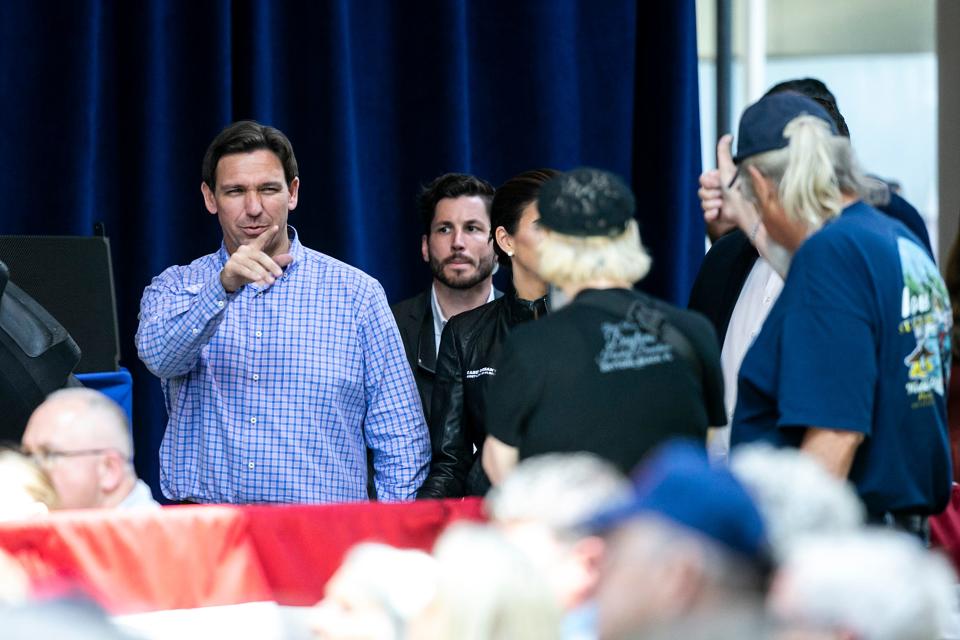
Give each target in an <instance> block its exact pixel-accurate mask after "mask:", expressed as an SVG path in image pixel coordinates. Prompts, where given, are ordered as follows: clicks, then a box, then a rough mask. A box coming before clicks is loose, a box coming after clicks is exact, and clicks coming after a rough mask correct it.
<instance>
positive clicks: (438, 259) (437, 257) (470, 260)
mask: <svg viewBox="0 0 960 640" xmlns="http://www.w3.org/2000/svg"><path fill="white" fill-rule="evenodd" d="M421 251H422V253H423V259H424V261H425V262H428V263H430V270H431V271H432V272H433V277H434V278H435V279H436V280H438V281H439V282H441V283H442V284H444V285H446V286H448V287H450V288H451V289H469V288H471V287H474V286H476V285H477V284H479V283H481V282H483V281H484V280H485V279H486V278H488V277H489V276H490V274H491V273H493V266H494V261H495V258H494V253H493V242H492V240H491V238H490V215H489V214H488V212H487V205H486V203H485V202H484V201H483V199H482V198H480V197H479V196H461V197H459V198H444V199H442V200H441V201H440V202H438V203H437V207H436V213H435V214H434V216H433V222H432V223H431V225H430V235H427V236H424V237H423V245H422V248H421Z"/></svg>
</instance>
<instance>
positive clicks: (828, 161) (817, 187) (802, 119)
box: [740, 114, 868, 230]
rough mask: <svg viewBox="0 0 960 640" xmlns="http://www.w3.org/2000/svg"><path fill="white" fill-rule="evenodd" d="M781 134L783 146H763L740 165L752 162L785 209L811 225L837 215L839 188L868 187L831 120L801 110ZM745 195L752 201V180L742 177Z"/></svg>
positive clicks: (840, 202)
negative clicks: (785, 141)
mask: <svg viewBox="0 0 960 640" xmlns="http://www.w3.org/2000/svg"><path fill="white" fill-rule="evenodd" d="M783 135H784V137H785V138H787V139H788V140H789V141H790V143H789V144H788V145H787V146H786V147H785V148H783V149H776V150H774V151H767V152H766V153H760V154H757V155H755V156H752V157H749V158H747V159H746V160H744V161H743V163H742V164H741V167H740V170H741V173H743V174H744V176H743V177H744V178H745V177H746V176H745V171H746V168H747V167H750V166H754V167H756V168H757V170H758V171H760V173H762V174H763V175H764V176H766V177H768V178H770V179H771V180H773V181H774V183H775V184H776V185H777V191H778V195H779V197H780V203H781V204H782V205H783V208H784V211H786V212H787V214H788V215H790V216H792V217H793V218H794V219H796V220H799V221H801V222H803V223H805V224H806V225H807V226H808V227H810V228H811V229H812V230H816V229H819V228H820V227H821V226H822V225H823V223H824V222H826V221H827V220H829V219H831V218H833V217H835V216H837V215H839V213H840V211H841V210H842V209H843V193H845V192H846V193H853V194H856V195H860V194H861V193H863V192H865V191H867V190H868V187H867V185H866V182H865V180H864V177H863V175H862V173H861V172H860V169H859V167H858V166H857V162H856V159H855V158H854V155H853V149H852V148H851V146H850V141H849V140H848V139H847V138H844V137H842V136H835V135H833V134H832V132H831V131H830V125H828V124H827V123H826V122H824V121H823V120H822V119H820V118H817V117H816V116H811V115H806V114H804V115H800V116H797V117H796V118H794V119H793V120H791V121H790V122H789V123H787V126H786V127H784V129H783ZM740 185H741V189H742V190H743V192H744V195H745V196H746V197H747V198H748V199H750V200H753V201H756V193H755V192H754V190H753V183H752V181H751V180H748V179H741V180H740Z"/></svg>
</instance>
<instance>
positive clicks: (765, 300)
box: [763, 296, 770, 304]
mask: <svg viewBox="0 0 960 640" xmlns="http://www.w3.org/2000/svg"><path fill="white" fill-rule="evenodd" d="M763 304H770V296H766V297H765V298H764V299H763Z"/></svg>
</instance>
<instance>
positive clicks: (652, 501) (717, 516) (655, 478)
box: [583, 440, 767, 561]
mask: <svg viewBox="0 0 960 640" xmlns="http://www.w3.org/2000/svg"><path fill="white" fill-rule="evenodd" d="M643 515H654V516H658V517H661V518H664V519H666V520H668V521H670V522H671V523H673V524H676V525H679V526H681V527H685V528H687V529H690V530H692V531H694V532H696V533H699V534H701V535H703V536H705V537H706V538H709V539H710V540H712V541H714V542H716V543H718V544H720V545H721V546H723V547H726V548H727V549H729V550H731V551H734V552H736V553H738V554H740V555H742V556H744V557H746V558H750V559H753V560H758V561H761V560H766V557H767V540H766V534H765V531H764V525H763V519H762V517H761V516H760V512H759V511H758V510H757V507H756V505H755V504H754V502H753V499H752V498H750V496H749V495H748V494H747V492H746V490H745V489H744V488H743V486H742V485H741V484H740V482H739V481H738V480H737V479H736V478H735V477H734V476H733V474H732V473H730V471H729V470H727V469H725V468H724V469H718V468H713V467H711V466H710V462H709V460H708V459H707V453H706V451H705V449H704V447H703V445H701V444H698V443H696V442H693V441H690V440H671V441H669V442H667V443H665V444H664V445H661V446H660V447H659V448H658V449H656V450H655V451H654V452H653V453H652V454H651V455H650V457H649V458H648V459H647V461H646V462H645V463H643V464H642V465H641V466H640V468H639V469H638V470H637V471H636V472H635V473H634V476H633V495H632V496H631V498H630V499H629V500H627V501H626V502H621V503H618V504H616V505H612V506H611V507H609V508H608V509H605V510H603V511H601V512H600V513H598V514H596V515H595V516H593V517H592V518H590V519H589V520H588V521H587V522H586V523H584V525H583V526H584V528H586V529H588V530H590V531H592V532H594V533H604V532H607V531H610V530H611V529H614V528H616V527H618V526H620V525H621V524H624V523H626V522H628V521H630V520H632V519H634V518H637V517H640V516H643Z"/></svg>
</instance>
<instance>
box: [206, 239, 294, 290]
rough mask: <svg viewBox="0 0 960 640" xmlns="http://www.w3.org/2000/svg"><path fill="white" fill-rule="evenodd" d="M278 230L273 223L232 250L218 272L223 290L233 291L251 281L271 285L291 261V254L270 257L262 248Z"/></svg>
mask: <svg viewBox="0 0 960 640" xmlns="http://www.w3.org/2000/svg"><path fill="white" fill-rule="evenodd" d="M279 230H280V227H279V226H277V225H274V226H272V227H270V228H269V229H267V230H266V231H264V232H263V233H261V234H260V235H259V236H257V237H256V238H255V239H254V240H253V241H252V242H251V243H249V244H242V245H240V246H239V247H237V250H236V251H234V252H233V255H231V256H230V259H229V260H227V264H225V265H223V270H222V271H221V272H220V284H222V285H223V289H224V291H226V292H227V293H233V292H234V291H237V290H239V289H240V288H241V287H243V286H244V285H247V284H249V283H251V282H254V283H258V284H262V285H264V286H269V285H272V284H273V283H274V282H276V279H277V278H279V277H280V276H281V275H282V274H283V268H284V267H285V266H287V265H288V264H290V263H291V262H293V256H291V255H290V254H289V253H283V254H280V255H277V256H273V257H272V258H271V257H270V256H269V255H267V254H266V253H265V252H264V251H263V249H264V247H265V246H267V243H268V242H270V239H271V238H273V236H274V235H276V233H277V232H278V231H279Z"/></svg>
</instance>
